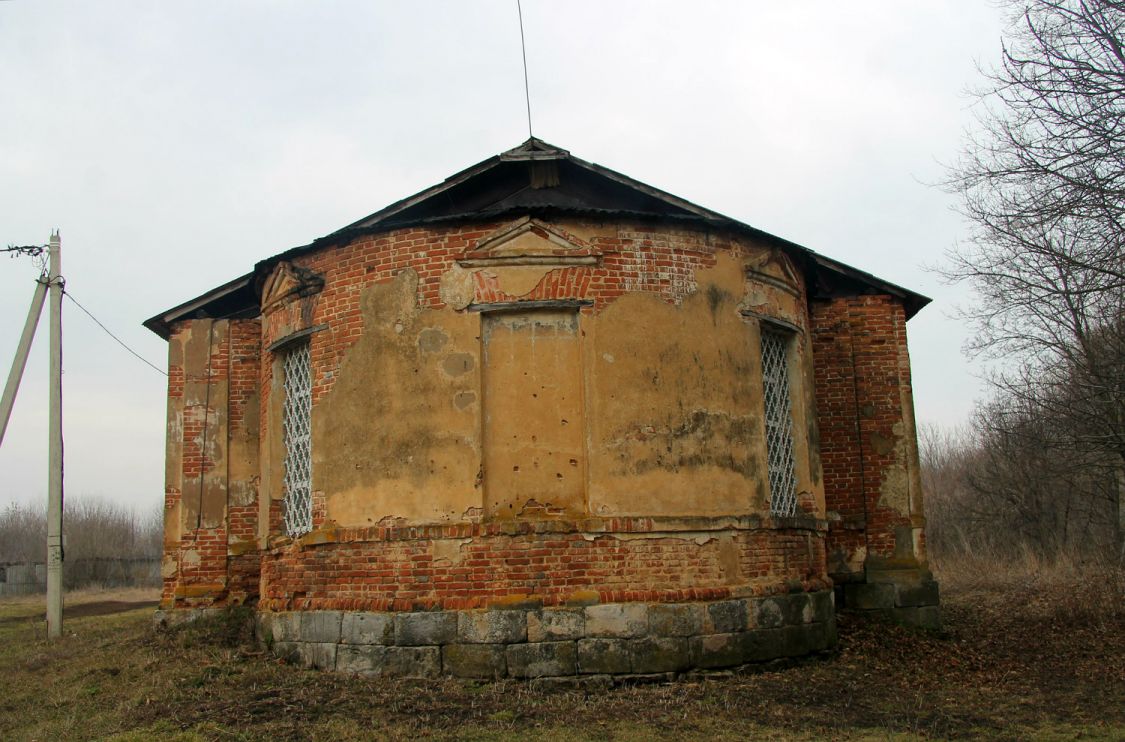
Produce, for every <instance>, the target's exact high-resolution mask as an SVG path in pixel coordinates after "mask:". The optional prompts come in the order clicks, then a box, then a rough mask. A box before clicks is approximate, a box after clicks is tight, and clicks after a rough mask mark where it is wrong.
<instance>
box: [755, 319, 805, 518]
mask: <svg viewBox="0 0 1125 742" xmlns="http://www.w3.org/2000/svg"><path fill="white" fill-rule="evenodd" d="M788 347H789V337H788V336H787V335H785V334H783V333H780V332H777V331H775V330H769V329H767V328H765V327H763V328H762V386H763V387H764V388H763V392H764V396H765V400H766V454H767V457H768V464H769V478H770V512H771V513H772V514H774V515H793V513H795V512H796V510H797V477H796V475H795V474H794V472H793V469H794V466H793V464H794V462H793V415H792V410H791V406H790V404H791V403H790V399H789V357H788V356H789V354H788Z"/></svg>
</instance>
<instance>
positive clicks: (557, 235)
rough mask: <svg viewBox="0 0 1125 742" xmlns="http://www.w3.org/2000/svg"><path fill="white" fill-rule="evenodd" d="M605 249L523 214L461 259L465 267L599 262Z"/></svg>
mask: <svg viewBox="0 0 1125 742" xmlns="http://www.w3.org/2000/svg"><path fill="white" fill-rule="evenodd" d="M600 257H601V253H600V252H599V251H598V250H597V249H596V248H595V247H593V246H592V245H590V244H589V243H587V242H585V241H584V240H582V239H580V238H578V237H576V236H575V235H572V234H570V233H569V232H566V231H565V230H563V229H560V228H559V227H556V226H554V225H551V224H547V223H546V222H543V221H540V220H539V219H533V218H531V217H526V216H525V217H523V218H522V219H518V220H516V221H515V222H512V223H511V224H509V225H507V226H505V227H503V228H501V229H499V230H497V231H496V232H493V233H492V234H490V235H489V236H487V237H485V238H484V239H482V240H481V241H480V242H478V243H477V246H476V247H474V248H473V249H472V250H469V251H468V252H466V253H465V254H464V255H462V256H461V258H460V259H459V260H458V261H457V262H458V263H459V264H460V265H461V266H462V267H465V268H483V267H490V266H508V265H513V266H514V265H550V266H568V265H595V264H597V262H598V259H599V258H600Z"/></svg>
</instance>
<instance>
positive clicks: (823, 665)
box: [0, 565, 1125, 742]
mask: <svg viewBox="0 0 1125 742" xmlns="http://www.w3.org/2000/svg"><path fill="white" fill-rule="evenodd" d="M940 576H941V577H942V578H943V580H944V584H943V589H944V595H943V600H944V610H945V622H946V631H945V632H944V633H942V634H940V635H937V634H927V633H921V632H917V631H911V630H909V629H905V628H902V627H898V626H892V625H888V624H884V623H881V622H876V621H869V620H860V619H858V618H856V617H854V616H849V615H847V614H844V615H842V616H841V618H840V647H839V651H838V652H836V653H835V654H833V655H831V656H829V657H827V658H825V659H821V660H817V661H812V662H807V663H803V664H800V665H798V666H796V667H791V668H788V669H774V670H771V671H768V672H759V673H756V674H749V675H731V676H725V677H716V678H715V679H711V680H696V681H691V682H689V681H681V682H678V683H674V684H667V685H650V686H637V687H626V688H619V689H616V690H612V691H607V692H600V693H585V692H581V691H569V692H556V693H543V692H533V691H531V690H530V689H529V687H528V686H527V685H526V684H524V683H516V682H509V683H496V684H476V683H462V682H456V681H442V682H421V681H400V680H381V679H368V678H348V677H342V676H338V675H334V674H330V673H317V672H312V671H305V670H298V669H294V668H292V667H286V666H283V665H280V664H278V663H277V662H275V661H272V660H270V659H269V658H267V657H265V656H263V655H261V654H259V653H257V652H256V650H255V649H254V648H253V647H252V646H251V645H249V644H246V643H244V641H243V640H244V637H241V636H239V630H238V626H237V624H233V623H231V624H230V625H226V626H224V625H221V624H218V623H214V624H212V625H210V626H207V627H205V628H203V627H192V628H186V629H181V630H178V631H174V632H168V633H161V634H157V633H155V632H153V631H152V629H151V612H152V603H151V602H149V601H152V600H153V598H154V596H153V595H151V594H148V593H135V592H134V593H120V592H119V593H85V594H78V595H71V596H68V606H69V607H70V610H71V611H72V614H71V615H70V616H69V618H68V620H67V621H66V625H65V627H66V637H65V639H63V640H62V641H59V642H57V643H51V644H48V643H47V642H46V641H44V638H43V635H44V624H43V623H42V620H41V610H42V608H41V603H40V602H39V601H38V600H32V599H17V600H7V601H4V602H0V739H3V740H71V739H74V740H78V739H113V740H152V739H159V740H185V741H187V740H228V739H235V740H238V739H245V740H256V739H271V740H328V739H332V740H363V739H391V740H399V739H403V740H407V739H409V740H414V739H419V738H427V739H429V738H434V739H469V740H522V739H528V738H549V739H551V740H552V741H553V742H570V741H572V740H603V739H613V740H622V741H623V742H624V741H634V740H635V741H640V740H681V739H716V740H743V739H748V738H749V739H770V740H773V739H777V740H782V739H784V740H814V739H815V740H819V739H841V740H844V739H847V740H852V739H861V740H888V739H890V740H897V739H914V738H987V739H1044V740H1064V739H1065V740H1071V739H1084V740H1122V739H1125V578H1123V576H1122V574H1121V573H1120V572H1117V573H1111V572H1095V571H1090V570H1074V569H1056V570H1046V571H1039V572H1038V573H1035V572H1029V571H1026V570H1016V571H1004V570H998V569H996V568H995V566H994V565H960V566H959V567H958V568H957V569H955V570H947V571H946V573H944V574H942V575H940Z"/></svg>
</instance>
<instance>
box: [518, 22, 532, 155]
mask: <svg viewBox="0 0 1125 742" xmlns="http://www.w3.org/2000/svg"><path fill="white" fill-rule="evenodd" d="M516 12H517V13H519V16H520V49H521V50H522V51H523V95H524V98H525V99H526V100H527V137H528V139H531V138H532V137H533V136H534V135H533V134H532V133H531V88H530V87H529V86H528V84H527V42H525V41H524V39H523V8H522V7H520V0H516Z"/></svg>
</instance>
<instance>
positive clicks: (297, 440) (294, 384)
mask: <svg viewBox="0 0 1125 742" xmlns="http://www.w3.org/2000/svg"><path fill="white" fill-rule="evenodd" d="M282 365H283V367H284V374H285V402H284V404H283V407H282V422H281V427H282V434H283V437H284V439H285V480H284V484H285V499H284V501H283V504H284V508H283V510H284V513H283V519H284V523H285V532H286V533H287V534H289V535H290V536H300V535H301V534H303V533H308V532H309V531H311V530H312V434H311V425H310V417H311V414H310V413H311V411H312V373H311V371H310V368H309V344H308V343H307V342H305V343H301V344H299V345H297V346H295V347H293V348H291V349H290V350H288V351H287V352H286V353H285V356H284V360H283V362H282Z"/></svg>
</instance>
